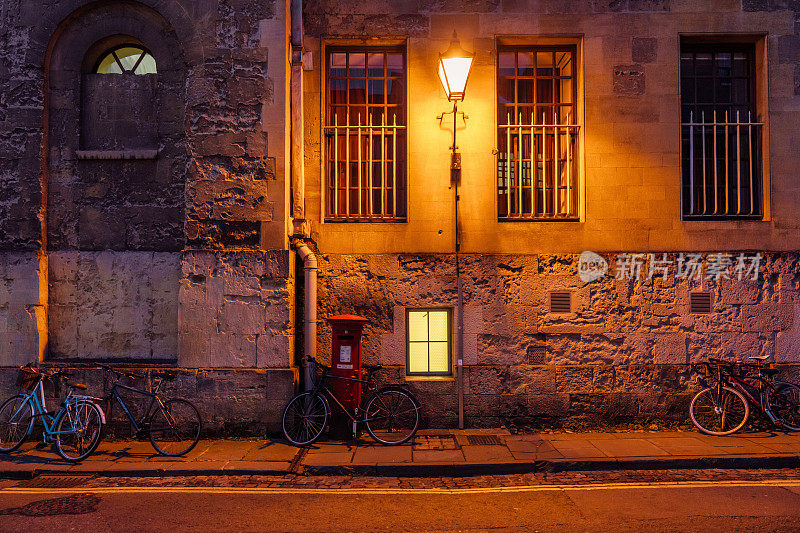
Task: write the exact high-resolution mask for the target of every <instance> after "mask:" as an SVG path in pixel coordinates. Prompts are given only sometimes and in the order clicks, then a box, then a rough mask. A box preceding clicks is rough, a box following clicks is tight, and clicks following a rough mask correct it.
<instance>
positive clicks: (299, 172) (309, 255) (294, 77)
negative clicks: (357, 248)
mask: <svg viewBox="0 0 800 533" xmlns="http://www.w3.org/2000/svg"><path fill="white" fill-rule="evenodd" d="M289 9H290V18H291V21H290V26H291V27H290V32H291V46H292V48H291V71H290V76H291V78H290V82H289V83H290V93H291V94H290V111H291V134H290V135H291V138H290V141H291V158H292V162H291V176H292V220H293V226H294V227H293V229H292V233H293V234H295V235H298V234H299V235H305V236H308V234H309V233H308V224H307V223H306V197H305V191H306V179H305V164H304V159H305V153H304V142H305V139H304V127H305V126H304V124H303V1H302V0H291V4H290V8H289ZM292 246H293V247H294V248H295V249H296V250H297V253H298V254H299V255H300V258H301V259H302V260H303V273H304V279H305V294H304V303H303V308H304V311H305V313H304V314H305V316H304V318H303V341H304V349H303V351H304V354H303V361H302V366H303V387H304V388H305V390H311V389H312V388H313V385H312V383H313V379H312V377H313V376H312V372H313V368H312V366H311V364H310V362H309V360H308V358H309V357H316V355H317V258H316V256H315V255H314V252H312V251H311V248H309V247H308V245H307V244H306V243H305V242H303V241H301V240H293V241H292Z"/></svg>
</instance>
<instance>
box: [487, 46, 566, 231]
mask: <svg viewBox="0 0 800 533" xmlns="http://www.w3.org/2000/svg"><path fill="white" fill-rule="evenodd" d="M575 56H576V47H575V46H535V47H504V48H501V49H500V51H499V54H498V61H497V66H498V90H497V94H498V102H497V114H498V117H497V121H498V131H497V147H498V148H497V152H498V153H497V214H498V217H499V219H500V220H526V219H529V220H537V219H576V218H577V216H578V206H577V203H578V191H577V182H578V167H577V164H576V162H577V161H578V158H577V148H578V143H577V139H578V128H579V125H578V116H577V113H576V100H577V84H576V67H575Z"/></svg>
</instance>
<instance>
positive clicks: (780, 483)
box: [0, 479, 800, 495]
mask: <svg viewBox="0 0 800 533" xmlns="http://www.w3.org/2000/svg"><path fill="white" fill-rule="evenodd" d="M719 487H751V488H756V487H784V488H788V487H800V480H786V479H768V480H757V481H665V482H653V483H593V484H586V485H519V486H506V487H476V488H455V489H446V488H436V487H432V488H420V489H402V488H335V487H330V488H310V487H70V488H25V487H7V488H3V489H0V495H1V494H78V493H92V494H133V493H148V494H157V493H194V494H252V495H258V494H328V495H345V494H362V495H386V494H395V495H415V494H492V493H503V492H508V493H515V492H557V491H592V490H632V489H705V488H719Z"/></svg>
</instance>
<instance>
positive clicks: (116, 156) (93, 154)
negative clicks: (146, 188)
mask: <svg viewBox="0 0 800 533" xmlns="http://www.w3.org/2000/svg"><path fill="white" fill-rule="evenodd" d="M158 152H159V151H158V150H157V149H156V150H76V151H75V155H76V156H77V157H78V159H80V160H84V161H87V160H88V161H97V160H132V159H144V160H148V159H150V160H152V159H156V157H158Z"/></svg>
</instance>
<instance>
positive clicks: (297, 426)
mask: <svg viewBox="0 0 800 533" xmlns="http://www.w3.org/2000/svg"><path fill="white" fill-rule="evenodd" d="M327 424H328V402H326V401H325V398H323V397H322V396H320V395H319V394H315V393H313V392H303V393H300V394H298V395H297V396H295V397H294V398H292V399H291V400H289V403H288V404H286V408H285V409H284V410H283V436H284V437H286V440H288V441H289V442H291V443H292V444H294V445H295V446H306V445H307V444H311V443H312V442H314V441H315V440H317V439H318V438H319V436H320V435H322V432H323V431H324V430H325V426H326V425H327Z"/></svg>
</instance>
